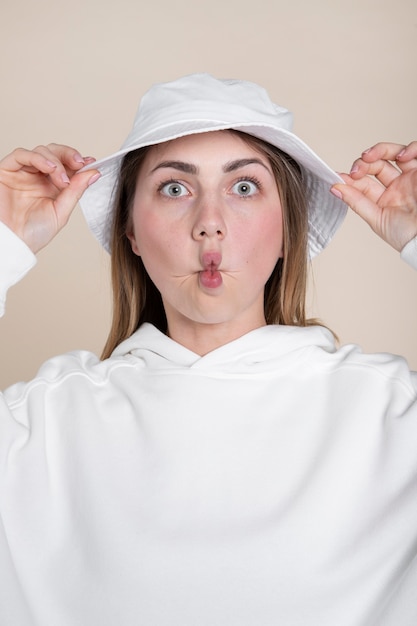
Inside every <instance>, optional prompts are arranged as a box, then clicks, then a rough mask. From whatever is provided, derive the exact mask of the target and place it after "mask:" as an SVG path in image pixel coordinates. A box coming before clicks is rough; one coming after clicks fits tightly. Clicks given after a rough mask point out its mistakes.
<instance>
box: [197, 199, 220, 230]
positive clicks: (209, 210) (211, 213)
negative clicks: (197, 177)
mask: <svg viewBox="0 0 417 626" xmlns="http://www.w3.org/2000/svg"><path fill="white" fill-rule="evenodd" d="M225 236H226V223H225V221H224V217H223V214H222V211H221V208H220V201H217V200H214V199H211V200H209V199H205V200H202V201H201V202H200V204H199V206H198V208H197V214H196V217H195V221H194V224H193V238H194V239H195V240H199V239H204V238H206V237H209V238H213V237H214V238H216V239H219V240H221V239H224V237H225Z"/></svg>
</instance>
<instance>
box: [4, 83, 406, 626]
mask: <svg viewBox="0 0 417 626" xmlns="http://www.w3.org/2000/svg"><path fill="white" fill-rule="evenodd" d="M289 125H290V120H289V114H288V112H286V111H285V110H284V109H282V108H280V107H276V106H275V105H273V104H272V103H271V102H270V101H269V99H268V98H267V96H266V94H265V92H264V91H263V90H261V89H260V88H259V87H257V86H256V85H252V84H249V83H244V82H241V81H216V80H215V79H213V78H212V77H209V76H207V75H196V76H192V77H186V78H185V79H180V80H179V81H174V82H173V83H168V84H166V85H158V86H156V87H154V88H152V89H151V91H150V92H148V94H147V95H146V96H145V98H144V100H143V101H142V103H141V107H140V109H139V112H138V116H137V118H136V121H135V125H134V128H133V130H132V133H131V135H130V136H129V137H128V139H127V141H126V142H125V144H124V146H123V148H122V150H121V151H120V152H119V153H116V154H115V155H112V156H111V157H109V158H108V159H104V160H103V161H101V162H98V163H93V162H91V160H90V159H84V158H83V157H82V156H81V155H79V154H78V153H77V152H76V151H75V150H74V149H72V148H68V147H64V146H56V145H53V146H49V147H39V148H37V149H36V150H34V151H24V150H18V151H15V152H14V153H13V154H12V155H10V156H9V157H6V158H5V159H4V160H3V161H2V163H1V164H0V165H1V169H0V172H1V173H0V176H1V177H0V183H1V194H2V196H1V199H2V200H1V203H0V205H1V214H0V217H1V220H2V221H3V223H4V225H2V226H1V230H0V237H1V241H2V247H1V250H2V251H3V254H4V265H3V267H4V268H5V271H4V281H3V285H2V287H3V293H5V289H6V288H7V287H8V286H9V285H10V284H12V283H13V282H15V281H16V280H17V279H18V278H19V277H20V276H21V275H22V274H23V273H24V272H25V271H27V269H28V268H29V267H30V266H31V264H33V262H34V257H33V254H32V253H33V252H37V251H38V250H39V249H40V248H41V247H43V246H44V245H46V244H47V243H48V242H49V240H50V239H51V238H52V237H53V236H54V235H55V234H56V232H58V230H59V229H60V228H61V227H62V226H63V225H64V224H65V222H66V220H67V219H68V217H69V214H70V213H71V211H72V210H73V208H74V205H75V204H76V202H77V200H79V199H80V198H81V196H83V198H82V199H81V203H82V207H83V210H84V212H85V215H86V217H87V220H88V222H89V225H90V227H91V228H92V230H93V232H94V233H95V234H96V236H98V238H99V240H100V241H101V242H102V243H103V245H105V247H106V248H107V249H109V250H111V252H112V272H113V283H114V290H115V311H114V321H113V326H112V330H111V333H110V337H109V340H108V343H107V346H106V348H105V354H104V357H105V358H104V359H103V360H101V361H100V360H98V359H97V358H96V357H94V356H93V355H91V354H89V353H84V352H79V353H71V354H69V355H64V356H62V357H58V358H57V359H53V360H51V361H50V362H48V363H46V364H45V365H44V366H43V367H42V368H41V370H40V372H39V374H38V376H37V377H36V378H35V379H34V380H33V381H32V382H30V383H28V384H27V385H16V386H13V387H11V388H10V389H8V390H6V391H5V393H4V395H3V397H2V400H1V402H2V404H1V412H2V417H1V422H0V428H1V435H0V459H1V464H2V465H1V472H0V480H1V492H0V493H1V514H2V529H1V535H0V541H1V546H2V547H1V549H2V558H1V559H0V568H1V572H2V585H1V586H0V589H1V591H0V594H1V595H2V597H1V599H0V600H1V601H0V616H1V620H0V623H3V622H4V623H13V624H19V625H20V624H22V625H25V626H26V624H33V623H39V624H49V623H53V624H60V625H61V624H62V625H67V624H68V625H69V624H71V625H72V624H75V623H80V624H89V625H90V624H100V625H110V624H112V625H113V624H124V625H130V624H132V625H133V624H135V625H136V624H138V623H142V624H146V625H150V624H155V625H156V624H157V625H158V626H164V625H166V624H170V625H171V624H189V625H191V624H192V625H194V624H210V625H213V624H222V625H223V624H227V625H231V624H236V625H239V626H242V625H243V626H244V625H249V624H250V625H253V624H257V625H258V624H260V625H267V624H268V625H269V624H286V625H295V624H320V625H321V626H322V625H327V624H328V625H330V624H332V625H334V624H338V625H341V626H344V625H346V626H348V625H352V626H353V625H355V626H357V625H362V624H363V625H365V624H366V625H367V626H368V625H371V624H375V625H376V624H378V626H379V625H381V624H384V625H387V624H394V623H395V624H402V625H407V624H410V625H411V624H414V623H415V620H416V618H417V605H416V602H415V600H414V595H415V594H414V585H415V582H416V578H417V571H416V569H415V566H414V565H413V564H414V561H415V555H416V548H415V546H416V539H417V536H416V535H417V530H416V528H417V525H416V520H417V498H416V495H417V494H416V491H417V485H416V475H417V457H416V454H415V444H414V440H415V433H416V429H417V422H416V420H417V408H416V407H417V403H416V395H417V390H416V387H417V385H416V379H415V375H413V374H411V373H410V372H409V371H408V368H407V366H406V364H405V362H404V361H403V360H401V359H399V358H398V357H392V358H387V357H386V356H381V355H372V356H371V355H363V354H362V353H360V352H359V351H358V350H357V349H356V348H355V347H352V346H347V347H343V348H341V349H336V347H335V345H334V340H333V337H332V335H331V333H330V332H329V331H328V330H327V329H325V328H323V327H321V326H319V325H317V324H316V325H314V324H313V323H312V322H311V321H309V320H306V318H305V311H304V295H305V282H306V278H305V272H306V265H307V260H308V252H309V254H310V256H312V255H314V254H316V253H318V252H319V251H320V250H321V249H322V248H323V247H324V246H325V245H326V244H327V243H328V241H329V240H330V238H331V236H332V234H333V233H334V231H335V230H336V228H337V227H338V225H339V224H340V222H341V220H342V219H343V216H344V213H345V205H344V203H343V202H342V200H344V201H345V202H347V203H349V204H350V205H352V207H353V208H354V209H355V210H357V211H358V213H360V214H361V215H362V216H363V217H364V218H365V219H366V220H367V221H368V222H369V223H370V224H371V226H372V227H373V228H374V230H375V231H376V232H377V233H378V234H380V235H381V236H382V237H383V238H384V239H386V240H387V241H388V243H390V244H391V245H393V246H394V247H395V248H396V249H397V250H401V251H402V256H403V257H404V258H405V259H406V260H408V261H409V262H410V263H412V264H414V265H415V266H417V263H416V256H417V239H416V235H417V201H416V196H417V194H416V178H417V161H416V158H417V145H416V143H413V144H410V146H408V147H405V146H397V145H393V144H378V145H377V146H375V147H374V148H372V149H371V150H370V151H368V152H366V153H364V154H363V155H362V157H361V159H359V160H358V161H357V162H355V164H354V167H353V169H352V172H351V175H350V176H348V175H344V176H343V177H342V178H343V181H344V182H345V183H347V184H343V182H342V179H340V178H339V177H338V176H336V175H335V174H334V173H333V172H331V170H330V169H329V168H328V167H327V166H326V165H325V164H323V162H322V161H321V160H320V159H319V158H318V157H317V156H316V155H315V154H314V153H313V152H312V151H311V150H310V149H309V148H308V147H307V146H305V144H303V143H302V142H301V141H300V140H299V139H298V138H297V137H296V136H295V135H293V134H292V133H291V131H290V129H289ZM242 133H243V134H242ZM266 140H267V143H265V141H266ZM392 161H395V163H396V166H395V165H394V164H393V163H392ZM85 165H86V166H87V167H86V168H85V167H84V169H82V168H83V166H85ZM80 170H81V171H80ZM369 174H371V175H372V174H374V175H376V177H377V179H378V180H379V181H380V182H378V180H376V181H375V180H374V179H372V178H370V177H369V176H368V175H369ZM115 185H116V186H117V189H116V191H115V197H114V201H113V202H112V203H110V201H109V200H110V196H111V195H112V193H113V188H114V186H115ZM330 187H332V191H333V195H331V194H330V193H329V188H330ZM83 194H84V195H83ZM16 235H17V237H16ZM3 581H4V583H3ZM1 612H2V613H1Z"/></svg>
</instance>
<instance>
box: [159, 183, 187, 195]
mask: <svg viewBox="0 0 417 626" xmlns="http://www.w3.org/2000/svg"><path fill="white" fill-rule="evenodd" d="M159 190H160V192H161V193H162V194H163V195H164V196H168V197H169V198H179V197H181V196H186V195H187V194H188V191H187V189H186V187H184V185H182V184H181V183H177V182H175V181H171V182H169V183H164V184H163V185H161V186H160V188H159Z"/></svg>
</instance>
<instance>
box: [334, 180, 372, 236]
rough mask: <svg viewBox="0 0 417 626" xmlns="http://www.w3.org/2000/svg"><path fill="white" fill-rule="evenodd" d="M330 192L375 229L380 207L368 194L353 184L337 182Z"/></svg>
mask: <svg viewBox="0 0 417 626" xmlns="http://www.w3.org/2000/svg"><path fill="white" fill-rule="evenodd" d="M331 192H332V193H333V194H334V195H335V196H337V197H338V198H340V199H342V200H343V201H344V202H345V203H346V204H347V205H348V206H350V208H351V209H352V210H353V211H354V212H355V213H357V215H359V216H360V217H361V218H362V219H364V220H365V222H367V223H368V224H369V226H370V227H371V228H372V229H373V230H375V231H376V230H377V223H378V219H379V215H380V209H379V207H378V206H377V205H376V203H375V202H374V200H373V199H372V198H370V197H369V195H366V193H365V192H364V191H362V190H361V189H358V188H357V187H355V186H353V185H349V184H347V185H341V184H337V185H334V186H333V187H332V188H331Z"/></svg>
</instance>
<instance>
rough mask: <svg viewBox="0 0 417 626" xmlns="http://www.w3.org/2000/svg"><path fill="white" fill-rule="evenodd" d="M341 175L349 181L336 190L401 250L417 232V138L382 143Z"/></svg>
mask: <svg viewBox="0 0 417 626" xmlns="http://www.w3.org/2000/svg"><path fill="white" fill-rule="evenodd" d="M341 177H342V178H343V180H344V181H345V183H346V185H343V184H338V185H334V186H333V187H332V193H334V194H335V195H336V196H338V197H340V198H342V199H343V200H344V202H346V204H348V205H349V206H350V207H351V208H352V209H353V210H354V211H355V213H357V214H358V215H360V217H362V218H363V219H364V220H365V221H366V222H367V223H368V224H369V226H370V227H371V228H372V229H373V230H374V231H375V232H376V234H377V235H379V236H380V237H382V239H384V240H385V241H386V242H387V243H389V244H390V245H391V246H392V247H393V248H395V249H396V250H398V251H401V250H402V249H403V248H404V246H405V245H406V244H407V243H408V242H409V241H410V240H411V239H413V238H414V237H415V236H417V141H413V142H412V143H410V144H409V145H408V146H404V145H400V144H395V143H378V144H376V145H375V146H373V147H372V148H370V149H369V150H366V151H365V152H363V153H362V156H361V158H360V159H357V160H356V161H355V162H354V163H353V165H352V169H351V171H350V174H341Z"/></svg>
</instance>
